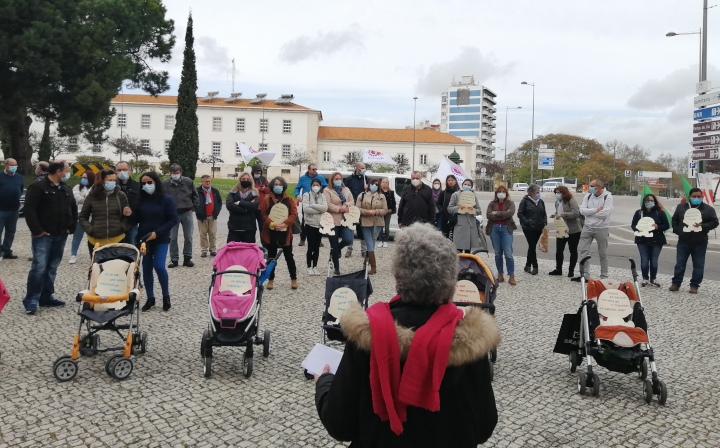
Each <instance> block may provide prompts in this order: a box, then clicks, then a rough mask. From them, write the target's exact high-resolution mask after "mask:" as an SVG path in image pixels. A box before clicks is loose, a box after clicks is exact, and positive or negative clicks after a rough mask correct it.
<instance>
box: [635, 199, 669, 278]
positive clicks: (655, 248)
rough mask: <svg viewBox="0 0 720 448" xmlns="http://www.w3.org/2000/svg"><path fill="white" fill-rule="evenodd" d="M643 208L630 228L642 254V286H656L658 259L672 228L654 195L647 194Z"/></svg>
mask: <svg viewBox="0 0 720 448" xmlns="http://www.w3.org/2000/svg"><path fill="white" fill-rule="evenodd" d="M642 204H643V206H642V208H641V209H640V210H637V211H636V212H635V216H633V219H632V224H630V227H631V228H632V229H633V231H635V244H637V247H638V251H639V252H640V270H641V271H642V278H643V280H642V283H641V284H640V285H641V286H648V285H650V286H656V287H659V286H660V283H658V282H657V281H655V278H656V277H657V270H658V258H660V251H661V250H662V248H663V246H664V245H665V244H667V239H665V234H664V233H663V232H665V231H666V230H667V229H669V228H670V223H669V222H668V220H667V216H666V215H665V212H664V211H663V210H662V209H661V208H660V203H659V202H658V200H657V198H656V197H655V195H654V194H646V195H645V197H644V198H643V200H642Z"/></svg>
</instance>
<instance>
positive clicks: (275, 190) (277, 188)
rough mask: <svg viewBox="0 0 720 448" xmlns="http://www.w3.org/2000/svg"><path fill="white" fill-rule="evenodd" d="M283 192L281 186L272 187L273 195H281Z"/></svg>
mask: <svg viewBox="0 0 720 448" xmlns="http://www.w3.org/2000/svg"><path fill="white" fill-rule="evenodd" d="M282 192H283V187H282V185H274V186H273V193H275V194H281V193H282Z"/></svg>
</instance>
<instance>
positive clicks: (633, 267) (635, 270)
mask: <svg viewBox="0 0 720 448" xmlns="http://www.w3.org/2000/svg"><path fill="white" fill-rule="evenodd" d="M629 260H630V271H632V276H633V281H635V282H637V269H636V268H635V260H633V259H632V258H629Z"/></svg>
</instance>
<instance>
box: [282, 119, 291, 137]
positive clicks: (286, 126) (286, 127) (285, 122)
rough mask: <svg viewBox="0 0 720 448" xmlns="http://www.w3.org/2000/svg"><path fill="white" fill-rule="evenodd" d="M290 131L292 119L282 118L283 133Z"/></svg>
mask: <svg viewBox="0 0 720 448" xmlns="http://www.w3.org/2000/svg"><path fill="white" fill-rule="evenodd" d="M291 132H292V120H283V134H290V133H291Z"/></svg>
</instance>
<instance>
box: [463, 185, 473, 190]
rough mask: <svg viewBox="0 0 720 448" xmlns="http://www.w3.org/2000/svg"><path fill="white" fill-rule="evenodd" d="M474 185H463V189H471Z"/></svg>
mask: <svg viewBox="0 0 720 448" xmlns="http://www.w3.org/2000/svg"><path fill="white" fill-rule="evenodd" d="M470 190H472V187H471V186H470V185H463V191H470Z"/></svg>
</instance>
